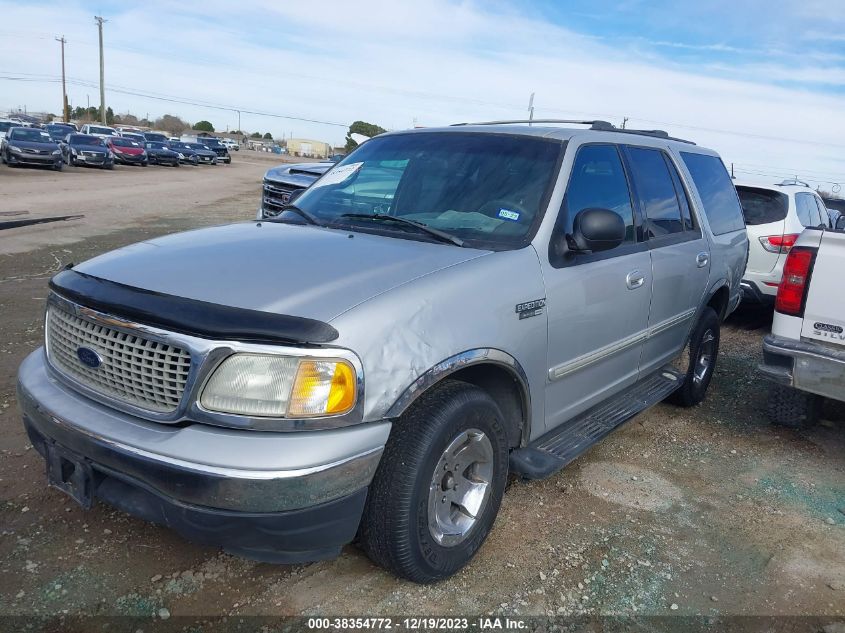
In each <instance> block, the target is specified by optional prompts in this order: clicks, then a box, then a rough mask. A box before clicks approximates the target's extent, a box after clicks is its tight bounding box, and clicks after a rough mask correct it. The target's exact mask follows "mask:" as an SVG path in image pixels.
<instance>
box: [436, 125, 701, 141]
mask: <svg viewBox="0 0 845 633" xmlns="http://www.w3.org/2000/svg"><path fill="white" fill-rule="evenodd" d="M515 123H528V124H529V125H530V124H532V123H565V124H568V125H589V126H590V129H591V130H596V131H600V132H619V133H620V134H636V135H639V136H653V137H655V138H662V139H666V140H667V141H678V142H679V143H688V144H690V145H695V143H694V142H692V141H688V140H687V139H683V138H677V137H674V136H669V133H668V132H666V131H665V130H632V129H626V128H618V127H616V126H615V125H613V124H612V123H610V122H609V121H602V120H600V119H599V120H594V121H582V120H578V119H511V120H503V121H477V122H474V123H453V124H452V126H451V127H461V126H465V125H512V124H515Z"/></svg>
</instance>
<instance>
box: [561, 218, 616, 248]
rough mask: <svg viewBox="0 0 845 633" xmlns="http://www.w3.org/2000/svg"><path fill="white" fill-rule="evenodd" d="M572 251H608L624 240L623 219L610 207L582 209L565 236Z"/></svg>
mask: <svg viewBox="0 0 845 633" xmlns="http://www.w3.org/2000/svg"><path fill="white" fill-rule="evenodd" d="M566 240H567V242H568V244H567V246H568V247H569V250H570V251H572V252H574V253H598V252H601V251H609V250H610V249H612V248H616V247H617V246H620V245H621V244H622V242H624V241H625V221H624V220H623V219H622V217H621V216H620V215H619V214H618V213H616V212H614V211H611V210H610V209H596V208H589V209H582V210H581V211H579V212H578V214H577V215H576V216H575V220H573V222H572V233H571V234H570V235H567V236H566Z"/></svg>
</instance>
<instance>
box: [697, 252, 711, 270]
mask: <svg viewBox="0 0 845 633" xmlns="http://www.w3.org/2000/svg"><path fill="white" fill-rule="evenodd" d="M695 263H696V264H697V265H698V267H699V268H704V267H705V266H706V265H707V264H709V263H710V253H699V254H698V256H697V257H696V258H695Z"/></svg>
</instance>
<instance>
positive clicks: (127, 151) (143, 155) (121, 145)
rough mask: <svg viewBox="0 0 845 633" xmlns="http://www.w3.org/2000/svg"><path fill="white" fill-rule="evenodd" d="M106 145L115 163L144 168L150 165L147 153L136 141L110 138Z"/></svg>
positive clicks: (117, 137)
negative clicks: (112, 154)
mask: <svg viewBox="0 0 845 633" xmlns="http://www.w3.org/2000/svg"><path fill="white" fill-rule="evenodd" d="M106 145H108V147H109V149H110V150H111V151H112V152H113V153H114V160H115V162H118V163H123V164H124V165H142V166H144V167H146V166H147V165H149V164H150V161H149V158H148V157H147V151H146V150H145V149H144V146H143V145H141V143H139V142H138V141H133V140H132V139H129V138H123V137H120V136H112V137H109V138H107V139H106Z"/></svg>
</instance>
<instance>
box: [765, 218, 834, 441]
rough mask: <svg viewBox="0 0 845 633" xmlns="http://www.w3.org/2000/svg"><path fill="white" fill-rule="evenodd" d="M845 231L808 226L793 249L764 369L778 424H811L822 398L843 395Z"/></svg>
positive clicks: (770, 409) (770, 405) (773, 418)
mask: <svg viewBox="0 0 845 633" xmlns="http://www.w3.org/2000/svg"><path fill="white" fill-rule="evenodd" d="M843 280H845V231H842V230H841V227H840V226H838V225H837V230H835V231H829V230H820V229H815V228H811V229H806V230H805V231H804V232H803V233H802V234H801V236H800V237H799V238H798V240H797V241H796V242H795V245H794V246H793V247H792V249H791V250H790V252H789V255H788V257H787V259H786V263H785V264H784V270H783V279H782V280H781V283H780V286H779V288H778V294H777V298H776V300H775V318H774V322H773V323H772V333H771V334H770V335H768V336H766V337H765V339H764V340H763V363H762V364H761V365H760V370H761V371H762V372H763V374H764V375H765V376H766V378H768V379H769V380H771V381H773V382H774V385H773V386H772V388H771V391H770V392H769V402H768V414H769V418H770V419H771V421H772V422H773V423H775V424H780V425H783V426H789V427H793V428H800V427H807V426H811V425H813V424H814V423H815V422H816V421H817V420H818V417H819V413H820V410H821V404H822V399H823V398H833V399H835V400H842V401H845V292H843V287H842V282H843Z"/></svg>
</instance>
